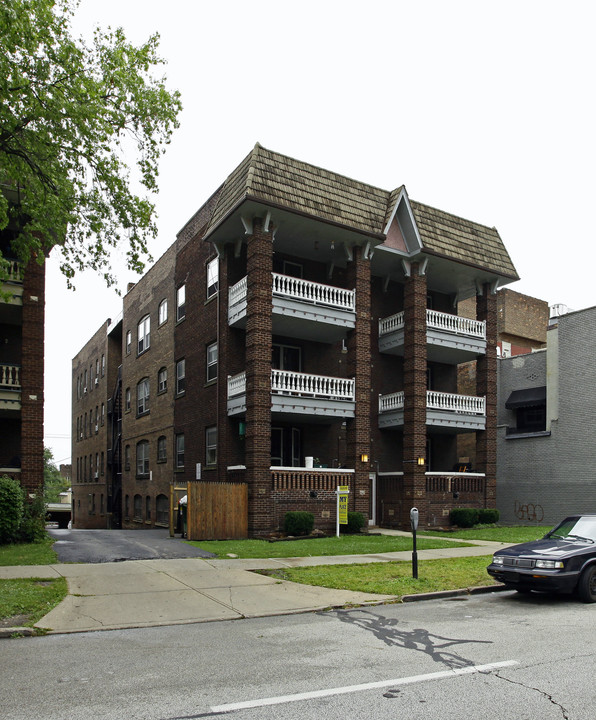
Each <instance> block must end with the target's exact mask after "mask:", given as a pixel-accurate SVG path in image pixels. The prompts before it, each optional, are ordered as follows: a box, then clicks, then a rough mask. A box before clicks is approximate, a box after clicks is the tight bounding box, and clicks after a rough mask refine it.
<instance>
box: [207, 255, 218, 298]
mask: <svg viewBox="0 0 596 720" xmlns="http://www.w3.org/2000/svg"><path fill="white" fill-rule="evenodd" d="M218 287H219V260H218V258H214V259H213V260H211V261H210V262H208V263H207V297H208V298H210V297H211V296H212V295H215V293H216V292H217V289H218Z"/></svg>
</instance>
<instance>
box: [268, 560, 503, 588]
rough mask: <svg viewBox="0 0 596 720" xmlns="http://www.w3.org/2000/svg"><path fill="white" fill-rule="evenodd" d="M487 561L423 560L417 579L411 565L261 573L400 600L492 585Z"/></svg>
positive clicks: (370, 564)
mask: <svg viewBox="0 0 596 720" xmlns="http://www.w3.org/2000/svg"><path fill="white" fill-rule="evenodd" d="M490 560H491V556H490V555H486V556H477V557H463V558H448V559H441V560H422V561H419V562H418V578H417V579H414V578H413V577H412V564H411V563H410V562H381V563H367V564H357V565H319V566H312V567H300V568H285V569H283V570H267V571H260V572H261V573H262V574H263V575H268V576H270V577H275V578H278V579H280V580H290V581H291V582H297V583H302V584H304V585H318V586H321V587H326V588H334V589H338V590H353V591H357V592H366V593H378V594H380V595H397V596H399V597H401V596H403V595H414V594H418V593H428V592H437V591H439V590H458V589H460V588H468V587H480V586H483V585H494V584H495V582H494V580H493V579H492V578H491V577H490V576H489V575H488V573H487V572H486V566H487V565H488V564H489V563H490Z"/></svg>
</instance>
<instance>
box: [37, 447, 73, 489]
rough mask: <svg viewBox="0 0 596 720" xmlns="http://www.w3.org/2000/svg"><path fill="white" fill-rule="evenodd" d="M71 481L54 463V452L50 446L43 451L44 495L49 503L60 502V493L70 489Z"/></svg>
mask: <svg viewBox="0 0 596 720" xmlns="http://www.w3.org/2000/svg"><path fill="white" fill-rule="evenodd" d="M69 487H70V483H69V481H68V480H67V479H66V478H64V477H62V475H61V474H60V470H58V468H57V467H56V464H55V463H54V454H53V453H52V451H51V450H50V448H44V451H43V495H44V499H45V501H46V502H48V503H57V502H60V493H61V492H64V491H65V490H68V488H69Z"/></svg>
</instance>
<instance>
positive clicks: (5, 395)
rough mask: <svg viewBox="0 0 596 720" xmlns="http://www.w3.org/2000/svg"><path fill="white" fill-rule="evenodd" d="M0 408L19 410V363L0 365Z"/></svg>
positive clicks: (3, 409)
mask: <svg viewBox="0 0 596 720" xmlns="http://www.w3.org/2000/svg"><path fill="white" fill-rule="evenodd" d="M0 410H2V411H5V410H8V411H17V412H18V411H20V410H21V367H20V365H4V364H2V365H0Z"/></svg>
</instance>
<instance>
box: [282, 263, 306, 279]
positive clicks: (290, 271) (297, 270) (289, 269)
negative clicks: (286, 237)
mask: <svg viewBox="0 0 596 720" xmlns="http://www.w3.org/2000/svg"><path fill="white" fill-rule="evenodd" d="M283 274H284V275H289V276H290V277H295V278H301V277H302V265H299V264H298V263H295V262H291V261H290V260H284V271H283Z"/></svg>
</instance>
